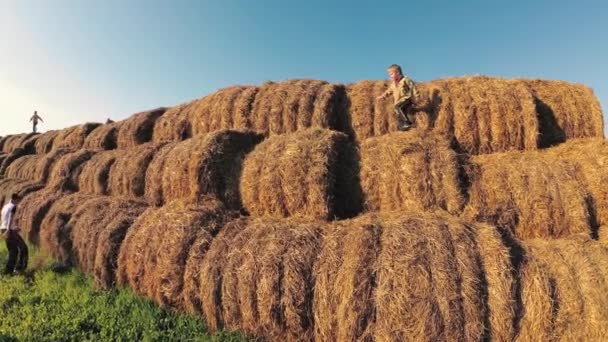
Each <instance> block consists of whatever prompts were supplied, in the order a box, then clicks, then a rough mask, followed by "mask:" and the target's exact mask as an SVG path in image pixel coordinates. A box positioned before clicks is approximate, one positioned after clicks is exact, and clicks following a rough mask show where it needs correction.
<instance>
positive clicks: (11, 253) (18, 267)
mask: <svg viewBox="0 0 608 342" xmlns="http://www.w3.org/2000/svg"><path fill="white" fill-rule="evenodd" d="M19 199H20V198H19V196H18V195H17V194H12V195H11V199H10V201H9V202H8V203H7V204H6V205H5V206H4V207H2V222H1V224H0V234H1V235H2V236H3V237H4V239H6V248H7V249H8V261H7V262H6V269H5V270H4V274H7V275H12V274H19V273H21V272H23V271H25V268H26V267H27V245H26V244H25V241H23V239H22V238H21V236H19V228H17V227H16V226H15V223H14V222H13V221H14V219H15V212H16V211H17V204H18V203H19Z"/></svg>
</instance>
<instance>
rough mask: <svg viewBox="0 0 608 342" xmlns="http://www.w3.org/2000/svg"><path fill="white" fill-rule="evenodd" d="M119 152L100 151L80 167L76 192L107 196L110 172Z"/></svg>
mask: <svg viewBox="0 0 608 342" xmlns="http://www.w3.org/2000/svg"><path fill="white" fill-rule="evenodd" d="M120 153H124V152H121V151H101V152H99V153H96V154H95V155H94V156H92V157H91V159H89V160H88V161H87V162H86V163H84V164H83V166H82V171H81V172H80V174H79V176H78V190H79V191H81V192H85V193H89V194H98V195H107V194H108V181H109V178H110V170H111V169H112V166H113V165H114V163H115V162H116V158H118V155H119V154H120Z"/></svg>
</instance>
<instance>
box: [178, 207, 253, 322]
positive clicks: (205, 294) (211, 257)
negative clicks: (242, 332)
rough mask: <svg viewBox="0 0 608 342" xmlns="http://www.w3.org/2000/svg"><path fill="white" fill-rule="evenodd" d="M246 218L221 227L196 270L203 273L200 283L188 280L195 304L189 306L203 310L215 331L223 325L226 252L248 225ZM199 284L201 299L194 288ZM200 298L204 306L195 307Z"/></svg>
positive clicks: (189, 295)
mask: <svg viewBox="0 0 608 342" xmlns="http://www.w3.org/2000/svg"><path fill="white" fill-rule="evenodd" d="M247 221H248V219H246V218H240V219H236V220H233V221H231V222H229V223H227V224H226V225H225V226H224V227H223V228H222V229H221V230H220V231H219V233H218V234H217V235H216V236H215V238H214V239H213V241H212V242H211V244H210V246H209V247H208V248H209V249H208V251H207V252H206V253H205V255H204V257H203V258H202V261H201V264H200V266H199V269H198V272H197V273H198V274H199V277H200V281H199V283H198V284H193V285H188V283H186V292H185V295H186V297H185V298H186V299H187V300H189V301H192V302H193V304H190V305H187V307H189V308H190V309H191V310H192V309H194V311H202V312H203V314H204V317H205V322H206V323H207V326H208V327H209V329H211V330H212V331H216V330H218V329H222V328H223V327H224V310H223V304H222V298H223V296H224V294H223V293H222V286H223V282H224V278H223V269H224V267H226V265H227V259H226V254H227V252H228V249H229V248H231V246H233V245H234V244H235V243H236V241H235V236H237V235H238V234H239V233H240V232H242V231H243V230H244V229H245V227H246V226H247ZM196 286H198V287H199V288H200V295H199V296H198V301H197V294H196V292H194V293H193V292H192V291H193V290H194V291H195V290H196ZM189 298H193V299H189ZM199 302H200V305H201V308H200V310H196V309H197V304H198V303H199Z"/></svg>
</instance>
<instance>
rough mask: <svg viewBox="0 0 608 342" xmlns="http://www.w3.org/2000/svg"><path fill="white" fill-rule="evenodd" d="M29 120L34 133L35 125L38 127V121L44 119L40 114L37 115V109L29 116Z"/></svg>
mask: <svg viewBox="0 0 608 342" xmlns="http://www.w3.org/2000/svg"><path fill="white" fill-rule="evenodd" d="M30 121H31V122H32V132H34V133H36V127H38V121H41V122H44V120H42V118H41V117H40V115H38V111H37V110H35V111H34V115H32V117H31V118H30Z"/></svg>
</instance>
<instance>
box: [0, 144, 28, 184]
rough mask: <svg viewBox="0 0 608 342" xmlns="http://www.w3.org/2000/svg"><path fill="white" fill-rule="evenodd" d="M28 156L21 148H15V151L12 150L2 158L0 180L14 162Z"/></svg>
mask: <svg viewBox="0 0 608 342" xmlns="http://www.w3.org/2000/svg"><path fill="white" fill-rule="evenodd" d="M28 154H29V153H27V151H26V150H24V149H22V148H17V149H15V150H13V151H12V152H10V153H8V154H7V155H6V156H5V157H3V159H2V165H0V178H1V177H6V172H7V170H8V168H9V167H10V165H11V164H12V163H13V162H14V161H15V160H17V159H19V158H21V157H23V156H25V155H28Z"/></svg>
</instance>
